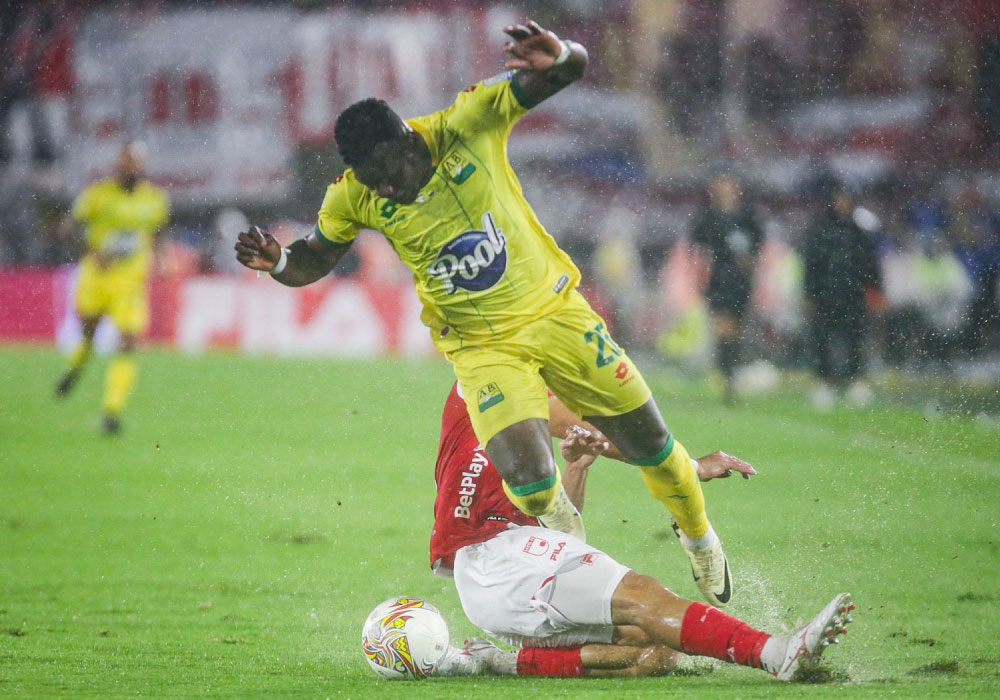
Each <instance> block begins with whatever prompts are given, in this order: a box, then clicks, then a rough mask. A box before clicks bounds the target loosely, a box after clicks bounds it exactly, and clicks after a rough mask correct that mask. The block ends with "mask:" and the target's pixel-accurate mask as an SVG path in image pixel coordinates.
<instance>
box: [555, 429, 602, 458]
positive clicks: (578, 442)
mask: <svg viewBox="0 0 1000 700" xmlns="http://www.w3.org/2000/svg"><path fill="white" fill-rule="evenodd" d="M609 446H610V443H609V442H608V439H607V438H606V437H604V435H602V434H601V433H599V432H597V431H594V432H591V431H589V430H585V429H583V428H581V427H580V426H578V425H574V426H573V427H571V428H570V429H569V430H567V431H566V437H565V438H563V439H562V440H560V441H559V453H560V454H562V456H563V459H565V460H566V466H567V467H568V466H570V465H573V466H576V467H589V466H590V465H591V464H593V463H594V460H596V459H597V458H598V457H599V456H600V455H602V454H603V453H604V452H605V451H606V450H607V449H608V447H609Z"/></svg>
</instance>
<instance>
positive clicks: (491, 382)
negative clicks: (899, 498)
mask: <svg viewBox="0 0 1000 700" xmlns="http://www.w3.org/2000/svg"><path fill="white" fill-rule="evenodd" d="M504 31H505V32H506V34H507V35H508V36H509V37H510V39H509V41H508V42H507V44H506V45H505V48H506V50H507V52H508V53H509V54H510V58H509V60H508V61H507V62H506V68H507V69H508V70H507V72H505V73H502V74H500V75H497V76H495V77H493V78H490V79H488V80H484V81H482V82H480V83H477V84H475V85H473V86H471V87H470V88H469V89H467V90H466V91H465V92H463V93H461V94H460V95H459V96H458V98H457V99H456V100H455V102H454V104H452V105H451V106H450V107H448V108H447V109H445V110H443V111H440V112H436V113H434V114H431V115H429V116H426V117H420V118H416V119H409V120H407V121H404V120H403V119H401V118H400V117H399V116H398V115H397V114H396V113H395V112H394V111H392V109H390V108H389V106H388V105H387V104H386V103H385V102H383V101H381V100H377V99H374V98H369V99H366V100H362V101H361V102H357V103H355V104H353V105H351V106H350V107H348V108H347V109H346V110H345V111H344V112H343V113H342V114H341V115H340V116H339V117H338V118H337V123H336V126H335V136H336V139H337V147H338V149H339V151H340V154H341V156H342V157H343V159H344V161H345V163H347V165H348V166H349V168H348V169H347V170H346V171H345V172H344V173H343V174H342V175H341V176H339V177H338V178H337V179H336V180H334V181H333V184H331V185H330V186H329V188H328V189H327V191H326V197H325V198H324V200H323V205H322V207H321V209H320V211H319V220H318V222H317V224H316V227H315V229H314V231H313V232H312V233H311V234H310V235H308V236H307V237H306V238H304V239H301V240H298V241H295V242H294V243H292V244H291V245H290V246H288V247H287V248H282V247H281V246H280V245H279V244H278V242H277V241H276V240H275V239H274V238H273V237H272V236H271V235H270V234H267V233H263V232H261V231H260V230H259V229H258V228H257V227H251V229H250V230H249V231H247V232H244V233H241V234H240V235H239V239H238V242H237V243H236V245H235V248H236V257H237V259H238V260H239V261H240V262H241V263H242V264H244V265H245V266H247V267H249V268H251V269H255V270H263V271H267V272H270V273H271V275H272V276H273V277H274V278H275V279H276V280H277V281H279V282H281V283H282V284H285V285H288V286H301V285H306V284H310V283H312V282H315V281H316V280H319V279H321V278H323V277H325V276H326V275H327V274H329V273H330V272H331V271H332V270H333V269H334V267H335V266H336V265H337V262H338V261H339V260H340V259H341V257H343V255H344V253H345V252H346V251H347V249H348V248H349V247H350V245H351V243H352V242H353V241H354V239H355V238H356V237H357V235H358V233H359V232H360V231H361V229H363V228H368V229H375V230H378V231H381V232H382V233H383V234H384V235H385V236H386V238H387V239H388V240H389V241H390V242H391V243H392V245H393V247H394V249H395V250H396V253H397V254H398V255H399V257H400V258H401V259H402V260H403V262H404V263H406V264H407V266H409V268H410V269H411V270H412V272H413V280H414V284H415V285H416V289H417V294H418V296H419V297H420V300H421V302H422V303H423V312H422V314H421V320H422V321H423V322H424V323H425V325H427V326H428V327H429V328H430V331H431V337H432V339H433V341H434V344H435V345H436V346H437V348H438V350H439V351H440V352H442V353H443V354H444V355H445V356H446V357H447V359H448V360H449V362H451V364H452V366H453V367H454V370H455V375H456V377H457V378H458V381H459V383H460V384H461V386H462V388H463V389H464V390H465V400H466V403H467V404H468V408H469V413H470V415H471V419H472V425H473V427H474V428H475V431H476V435H477V436H478V438H479V441H480V442H481V443H482V444H483V445H485V446H486V453H487V454H488V455H489V457H490V460H491V461H492V462H493V463H494V464H495V465H496V467H497V469H498V470H499V471H500V474H501V475H502V476H503V480H504V489H505V490H506V492H507V494H508V496H509V498H510V499H511V501H512V502H513V503H514V504H515V505H516V506H517V507H518V508H519V509H520V510H521V511H523V512H524V513H525V514H527V515H531V516H538V517H539V519H540V520H541V521H542V522H544V523H545V524H546V525H547V526H549V527H553V528H556V529H560V530H563V531H568V532H573V531H577V532H580V524H579V514H578V513H576V509H575V508H574V507H573V505H572V502H571V501H570V500H569V499H568V498H567V496H566V493H565V490H564V489H563V488H562V486H561V484H560V476H559V472H558V470H557V469H556V466H555V459H554V456H553V453H552V443H551V440H550V438H549V426H548V424H547V421H548V419H549V404H548V399H547V393H546V386H548V387H549V388H551V390H552V391H553V392H554V393H555V394H556V395H557V396H558V397H559V398H560V399H561V400H562V402H563V403H564V404H565V405H566V406H568V407H569V408H570V409H571V410H572V411H573V412H574V413H575V414H577V415H581V416H585V417H586V420H587V421H589V422H590V423H591V424H593V425H595V426H597V427H598V428H599V429H600V430H601V431H602V432H603V433H604V434H606V435H607V436H608V437H609V438H611V440H612V441H613V442H614V444H615V445H617V446H618V448H619V449H620V450H621V452H622V454H623V455H624V456H625V457H627V458H628V460H629V462H631V463H632V464H634V465H636V467H638V469H639V471H640V473H641V475H642V478H643V480H644V482H645V484H646V487H647V488H648V489H649V491H650V492H651V493H652V495H653V497H654V498H656V499H657V500H659V501H660V502H662V503H663V504H664V505H665V506H666V508H667V509H668V510H669V511H670V513H671V515H672V517H673V520H674V521H675V522H676V523H677V525H678V527H679V528H680V531H681V541H682V543H683V545H684V548H685V551H686V552H687V553H688V556H689V558H690V559H691V564H692V570H693V574H694V578H695V581H697V582H698V586H699V588H700V589H701V591H702V594H703V595H704V596H705V598H706V599H707V600H708V601H709V602H711V603H712V604H713V605H717V606H722V605H726V604H727V603H728V602H729V600H730V596H731V594H732V580H731V577H730V573H729V564H728V562H727V561H726V556H725V553H724V552H723V549H722V544H721V541H720V540H719V538H718V536H717V535H716V533H715V532H714V530H713V529H712V527H711V525H710V523H709V520H708V516H707V514H706V512H705V501H704V498H703V496H702V492H701V486H700V485H699V483H698V476H697V473H696V471H695V467H694V464H693V463H692V461H691V459H690V457H689V456H688V453H687V450H685V449H684V447H683V446H682V445H681V443H680V442H679V441H677V440H676V439H675V437H674V436H673V435H672V434H671V433H670V431H669V430H668V429H667V426H666V424H665V422H664V420H663V418H662V417H661V415H660V411H659V409H658V408H657V406H656V402H655V401H654V400H653V398H652V394H651V393H650V390H649V387H648V386H647V385H646V382H645V381H644V380H643V378H642V375H641V374H640V373H639V370H638V369H636V367H635V365H634V364H633V363H632V360H631V359H630V358H629V357H628V355H626V354H625V352H624V351H623V350H622V348H621V347H620V346H619V345H618V344H617V343H616V342H615V341H614V340H613V339H612V337H611V336H610V334H609V333H608V329H607V325H606V324H605V322H604V320H603V319H601V317H600V316H598V315H597V314H596V313H595V312H594V311H593V310H592V309H591V308H590V306H589V305H588V304H587V301H586V300H585V299H584V298H583V297H582V296H581V295H580V294H579V292H577V290H576V288H577V285H578V284H579V281H580V273H579V271H578V270H577V268H576V266H575V265H574V264H573V262H572V261H571V260H570V259H569V256H567V255H566V253H564V252H563V251H562V250H560V249H559V247H558V246H557V245H556V242H555V241H554V240H553V239H552V237H551V236H549V234H548V233H547V232H546V231H545V229H544V228H543V227H542V225H541V223H540V222H539V221H538V218H537V217H536V216H535V213H534V212H533V211H532V209H531V207H530V206H529V204H528V202H527V200H526V199H525V198H524V195H523V193H522V191H521V185H520V183H519V182H518V180H517V177H516V176H515V175H514V171H513V169H512V168H511V165H510V162H509V161H508V159H507V138H508V136H509V134H510V132H511V130H512V129H513V127H514V125H515V124H516V123H517V122H518V120H520V119H521V118H522V117H523V116H524V115H525V114H527V112H528V110H529V109H531V108H532V107H534V106H535V105H537V104H539V103H540V102H542V101H543V100H545V99H547V98H549V97H551V96H552V95H554V94H556V93H557V92H559V91H560V90H562V89H563V88H564V87H566V86H567V85H569V84H571V83H572V82H574V81H576V80H578V79H579V78H580V77H581V76H582V75H583V74H584V71H585V70H586V67H587V52H586V50H585V49H584V48H583V46H581V45H580V44H577V43H574V42H570V41H563V40H560V39H559V38H558V37H557V36H556V35H555V34H553V33H552V32H551V31H547V30H545V29H542V28H541V27H539V26H538V25H537V24H535V23H534V22H527V23H526V24H523V25H520V24H518V25H513V26H509V27H506V28H505V29H504ZM581 534H582V532H581Z"/></svg>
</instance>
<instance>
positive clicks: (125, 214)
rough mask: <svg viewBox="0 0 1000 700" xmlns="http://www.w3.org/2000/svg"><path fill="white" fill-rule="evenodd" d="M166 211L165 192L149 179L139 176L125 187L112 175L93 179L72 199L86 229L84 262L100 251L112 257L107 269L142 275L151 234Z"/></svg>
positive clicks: (146, 266)
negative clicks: (129, 187) (94, 180)
mask: <svg viewBox="0 0 1000 700" xmlns="http://www.w3.org/2000/svg"><path fill="white" fill-rule="evenodd" d="M169 214H170V201H169V198H168V196H167V193H166V192H165V191H164V190H162V189H160V188H159V187H157V186H156V185H153V184H152V183H149V182H146V181H145V180H141V181H140V182H139V183H138V184H137V185H136V187H135V189H133V190H132V191H128V190H126V189H124V188H123V187H122V186H121V185H120V184H119V183H118V181H117V180H115V179H110V180H102V181H100V182H95V183H94V184H93V185H91V186H90V187H88V188H87V189H85V190H84V191H83V192H81V193H80V195H79V196H78V197H77V198H76V201H75V202H74V203H73V212H72V216H73V218H74V219H75V220H76V221H77V222H79V223H80V224H82V225H83V226H84V228H85V232H86V233H85V235H86V241H87V250H88V255H87V257H86V258H85V259H84V262H85V264H92V261H93V254H94V253H97V252H100V253H103V254H104V255H105V256H107V257H108V258H110V260H111V261H112V265H111V269H110V271H113V272H115V273H116V274H120V275H133V274H134V275H136V276H143V275H145V274H146V273H147V272H148V270H149V265H150V262H151V260H152V251H153V237H154V236H155V235H156V232H157V231H159V230H160V229H161V228H162V227H163V226H164V225H165V224H166V222H167V217H168V216H169ZM88 258H89V259H90V260H89V261H88Z"/></svg>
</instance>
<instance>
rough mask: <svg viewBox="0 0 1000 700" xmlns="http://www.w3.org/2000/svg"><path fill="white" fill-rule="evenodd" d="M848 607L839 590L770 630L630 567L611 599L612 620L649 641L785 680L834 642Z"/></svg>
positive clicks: (846, 619)
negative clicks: (812, 612) (800, 620)
mask: <svg viewBox="0 0 1000 700" xmlns="http://www.w3.org/2000/svg"><path fill="white" fill-rule="evenodd" d="M853 610H854V606H853V604H852V603H851V599H850V596H849V595H848V594H841V595H839V596H837V597H836V598H834V599H833V600H832V601H830V603H828V604H827V606H826V607H825V608H824V609H823V610H822V611H821V612H820V613H819V614H818V615H817V616H816V617H815V618H813V619H812V620H811V621H810V622H809V623H807V624H806V625H803V626H802V627H800V628H799V629H797V630H795V631H794V632H792V633H791V634H789V635H780V636H778V635H775V636H772V635H769V634H767V633H765V632H762V631H760V630H757V629H754V628H753V627H751V626H750V625H748V624H747V623H745V622H743V621H741V620H738V619H736V618H734V617H731V616H729V615H726V614H725V613H723V612H722V611H720V610H717V609H715V608H712V607H709V606H707V605H702V604H701V603H694V602H691V601H689V600H685V599H683V598H680V597H678V596H676V595H674V594H673V593H671V592H670V591H669V590H667V589H666V588H664V587H663V586H662V585H661V584H660V583H659V582H658V581H656V579H653V578H651V577H649V576H642V575H639V574H636V573H634V572H630V573H629V574H627V575H626V576H625V577H624V578H623V579H622V581H621V583H620V584H619V586H618V588H617V589H616V590H615V593H614V595H613V596H612V599H611V617H612V620H613V622H614V623H615V624H620V625H628V626H636V627H640V628H641V629H642V630H643V632H645V633H646V635H648V637H649V639H650V641H651V642H653V643H658V644H664V645H666V646H668V647H670V648H671V649H675V650H677V651H681V652H683V653H685V654H692V655H697V656H708V657H712V658H716V659H720V660H722V661H728V662H730V663H736V664H740V665H743V666H749V667H752V668H759V669H761V670H764V671H766V672H767V673H770V674H771V675H773V676H775V677H776V678H778V679H779V680H791V679H792V677H793V675H794V674H795V671H796V670H797V668H798V666H799V663H800V662H801V661H802V660H804V659H808V658H815V657H818V656H819V655H820V654H822V653H823V651H824V649H825V648H826V647H827V646H828V645H829V644H830V643H836V641H837V635H838V634H846V631H847V630H846V625H847V623H849V622H851V617H850V614H851V612H852V611H853Z"/></svg>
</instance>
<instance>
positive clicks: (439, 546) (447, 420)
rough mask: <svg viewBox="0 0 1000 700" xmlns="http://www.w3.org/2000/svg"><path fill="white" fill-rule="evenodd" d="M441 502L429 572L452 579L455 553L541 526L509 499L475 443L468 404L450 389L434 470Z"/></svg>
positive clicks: (437, 504)
mask: <svg viewBox="0 0 1000 700" xmlns="http://www.w3.org/2000/svg"><path fill="white" fill-rule="evenodd" d="M434 480H435V482H436V483H437V499H436V500H435V502H434V530H433V531H432V532H431V568H432V569H433V570H434V571H435V572H437V573H441V574H443V575H450V572H451V570H452V569H453V568H454V561H455V552H457V551H458V550H459V549H461V548H462V547H465V546H466V545H470V544H476V543H479V542H485V541H486V540H488V539H490V538H492V537H494V536H496V535H497V534H498V533H500V532H503V531H504V530H506V529H507V527H508V525H510V524H511V523H514V524H515V525H538V521H537V520H536V519H535V518H532V517H530V516H528V515H525V514H524V513H522V512H521V511H519V510H518V509H517V508H516V507H515V506H514V505H513V504H512V503H511V502H510V500H508V498H507V494H506V493H504V490H503V482H502V480H501V478H500V474H499V472H497V470H496V468H495V467H494V466H493V464H492V463H491V462H490V460H489V458H488V457H487V456H486V452H485V450H483V448H482V446H481V445H480V444H479V440H477V439H476V434H475V432H474V431H473V430H472V421H470V420H469V412H468V410H467V409H466V404H465V399H463V398H462V397H461V395H460V394H459V393H458V384H455V386H453V387H452V389H451V392H450V393H449V394H448V400H447V401H446V402H445V405H444V414H443V415H442V416H441V444H440V445H439V447H438V457H437V466H436V468H435V471H434Z"/></svg>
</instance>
